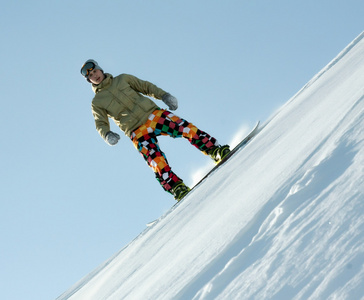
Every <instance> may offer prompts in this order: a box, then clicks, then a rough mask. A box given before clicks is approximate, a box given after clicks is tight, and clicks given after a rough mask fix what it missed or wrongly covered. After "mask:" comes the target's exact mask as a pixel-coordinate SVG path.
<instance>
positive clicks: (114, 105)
mask: <svg viewBox="0 0 364 300" xmlns="http://www.w3.org/2000/svg"><path fill="white" fill-rule="evenodd" d="M105 75H106V77H105V79H104V80H103V81H102V82H101V83H100V84H99V85H92V89H93V91H94V92H95V97H94V98H93V100H92V105H91V107H92V114H93V116H94V118H95V124H96V129H97V131H98V132H99V134H100V135H101V137H102V138H104V139H105V136H106V134H107V133H108V132H109V131H110V123H109V118H111V119H113V120H114V122H115V123H116V125H118V126H119V128H120V129H121V130H122V131H124V133H125V135H127V136H129V137H130V136H131V133H132V132H133V131H134V130H135V129H137V128H138V127H139V126H140V125H142V124H144V123H145V122H146V121H147V119H148V116H149V115H150V114H151V113H152V112H153V111H154V110H156V109H158V106H157V105H156V104H155V103H154V102H153V101H152V100H150V99H149V98H147V97H144V96H143V95H142V94H144V95H147V96H151V97H154V98H156V99H162V97H163V95H164V94H166V92H165V91H164V90H162V89H160V88H159V87H157V86H155V85H154V84H152V83H150V82H148V81H143V80H140V79H138V78H137V77H135V76H132V75H128V74H121V75H119V76H116V77H113V76H112V75H111V74H105Z"/></svg>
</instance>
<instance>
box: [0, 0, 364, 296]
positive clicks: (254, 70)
mask: <svg viewBox="0 0 364 300" xmlns="http://www.w3.org/2000/svg"><path fill="white" fill-rule="evenodd" d="M363 11H364V4H363V3H362V1H354V0H347V1H328V0H327V1H278V2H274V3H273V2H272V1H224V2H223V3H222V1H221V2H220V1H183V2H181V1H104V2H99V1H97V2H96V1H83V0H82V1H68V0H66V1H57V2H56V1H52V2H49V1H37V0H35V1H31V2H27V3H24V2H23V1H11V2H10V1H9V2H7V3H6V4H3V5H2V10H1V12H0V16H1V17H0V25H1V27H0V28H1V29H0V38H1V41H2V47H1V48H0V54H1V58H2V60H1V63H2V72H1V73H2V75H1V88H2V100H1V104H2V109H1V112H2V118H1V128H2V132H3V135H2V139H1V154H2V155H1V168H0V179H1V191H0V197H1V198H0V199H1V209H0V234H1V257H0V262H1V268H0V269H1V271H0V282H1V285H0V286H1V290H2V296H3V297H4V299H5V298H6V299H53V298H55V297H57V296H58V295H59V294H61V293H62V292H63V291H64V290H65V289H67V288H68V287H70V285H72V284H73V283H75V282H76V281H77V280H79V279H80V278H81V277H83V276H84V275H86V274H88V273H89V272H90V271H92V270H93V269H94V268H95V267H97V266H98V265H99V264H101V263H102V262H103V261H105V260H106V259H107V258H109V257H110V256H111V255H112V254H114V253H115V252H117V251H118V250H119V249H121V248H122V247H124V246H125V245H127V243H128V242H130V241H131V240H132V239H133V238H134V237H136V236H137V235H138V234H139V233H140V232H141V231H142V230H143V229H144V228H145V224H146V223H147V222H149V221H150V220H153V219H155V218H156V217H158V216H160V215H161V214H163V213H164V212H165V211H166V210H167V209H168V208H169V207H170V206H172V205H173V204H174V200H173V198H172V197H171V196H170V195H168V194H166V193H165V192H163V190H162V189H161V187H160V186H159V185H158V183H157V182H156V180H155V179H154V175H153V173H152V171H151V170H150V169H149V168H148V167H147V166H146V164H145V162H144V160H143V159H142V158H141V156H140V155H139V154H138V153H137V151H136V150H135V149H134V148H133V145H132V143H131V142H130V140H129V139H128V138H126V137H125V136H123V135H122V134H121V135H122V139H121V141H120V142H119V144H118V145H117V146H115V147H110V146H108V145H107V144H106V143H105V142H104V141H103V140H102V139H101V138H100V137H99V135H98V133H97V132H96V130H95V126H94V121H93V118H92V114H91V108H90V102H91V99H92V97H93V93H92V90H91V88H90V85H89V84H88V83H87V82H86V81H85V80H84V79H83V77H82V76H81V75H80V73H79V70H80V67H81V65H82V64H83V62H84V61H85V60H86V59H88V58H93V59H95V60H97V61H98V62H99V63H100V65H101V66H102V67H103V68H104V70H105V71H106V72H109V73H111V74H113V75H118V74H120V73H130V74H133V75H135V76H137V77H139V78H141V79H145V80H148V81H151V82H153V83H154V84H156V85H158V86H159V87H161V88H163V89H164V90H166V91H168V92H169V93H171V94H172V95H174V96H176V97H177V98H178V100H179V109H178V110H177V111H176V114H177V115H179V116H181V117H183V118H185V119H187V120H189V121H191V122H193V123H195V124H196V125H197V126H198V127H200V128H201V129H203V130H205V131H207V132H208V133H210V134H211V135H213V136H215V137H216V138H218V140H219V141H220V142H221V143H229V142H230V141H231V139H232V138H233V137H234V134H235V133H236V132H237V131H239V130H240V128H242V127H244V128H245V127H249V126H252V125H253V124H254V123H255V122H256V120H258V119H259V120H261V121H263V122H264V121H265V120H266V119H267V118H268V117H269V116H270V115H271V114H273V113H274V111H275V110H276V109H277V108H279V107H280V106H281V105H282V104H283V103H285V102H286V101H287V100H288V99H289V98H291V97H292V96H293V95H294V94H295V93H296V92H297V91H298V90H299V89H300V88H301V87H302V86H303V85H304V84H305V83H306V82H307V81H308V80H309V79H310V78H312V76H314V75H315V74H316V73H317V72H318V71H319V70H320V69H321V68H323V67H324V66H325V65H326V64H327V63H329V62H330V61H331V60H332V59H333V58H334V57H335V56H336V55H337V54H338V53H339V52H340V51H341V50H342V49H343V48H344V47H345V46H346V45H347V44H348V43H350V42H351V41H352V40H353V39H354V38H355V37H356V36H358V35H359V34H360V33H361V32H362V30H363V27H364V26H363V21H362V12H363ZM112 129H113V130H115V131H117V130H118V129H117V128H116V126H114V125H113V126H112ZM160 144H161V147H162V149H163V150H164V152H165V153H166V155H167V157H168V160H169V162H170V164H171V165H172V167H173V169H174V171H175V172H176V173H177V174H178V175H179V176H180V177H182V178H183V179H184V180H185V182H186V183H188V184H192V176H193V173H194V171H195V170H196V169H200V168H203V167H205V166H206V165H208V164H211V166H213V164H212V162H210V161H209V159H208V158H207V157H205V156H203V155H201V154H200V153H198V151H196V150H195V149H194V148H193V147H191V146H190V145H189V144H188V142H186V141H184V140H173V139H169V138H161V139H160ZM267 151H269V149H267Z"/></svg>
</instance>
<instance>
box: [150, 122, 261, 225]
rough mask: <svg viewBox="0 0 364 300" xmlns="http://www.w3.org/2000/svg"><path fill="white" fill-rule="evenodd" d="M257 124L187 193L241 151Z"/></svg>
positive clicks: (151, 223)
mask: <svg viewBox="0 0 364 300" xmlns="http://www.w3.org/2000/svg"><path fill="white" fill-rule="evenodd" d="M259 124H260V121H258V122H257V123H256V124H255V126H254V128H253V129H252V130H251V131H250V132H249V133H248V134H247V135H246V136H245V137H244V138H243V139H242V140H241V142H240V143H239V144H238V145H236V146H235V147H234V148H233V149H232V150H231V151H230V153H229V154H228V155H226V156H225V157H224V158H223V159H222V160H221V161H220V162H219V163H218V164H217V165H216V166H215V167H213V168H212V169H211V170H210V171H209V172H207V174H206V175H205V176H204V177H202V179H201V180H200V181H199V182H197V183H196V184H195V185H194V187H193V188H192V189H191V191H190V192H189V193H191V192H192V191H193V190H194V189H195V188H196V187H197V186H198V185H200V184H201V183H202V182H203V181H204V180H205V179H206V178H207V177H209V176H210V175H211V174H212V173H213V172H215V171H216V170H217V169H218V168H220V167H221V166H222V165H223V164H224V163H226V162H227V161H228V160H229V158H230V157H232V156H233V155H234V154H235V153H236V152H237V151H238V150H239V149H242V148H244V147H245V146H246V144H248V143H249V141H250V140H251V139H253V138H254V137H255V136H256V135H257V133H258V132H259ZM187 196H188V194H187V195H186V196H185V197H187ZM182 201H183V199H182V200H181V201H179V202H177V203H176V204H174V205H173V206H172V209H173V208H174V207H175V206H176V205H177V204H179V203H181V202H182ZM158 220H159V219H157V220H154V221H152V222H149V223H147V227H150V226H152V225H154V224H155V223H157V222H158Z"/></svg>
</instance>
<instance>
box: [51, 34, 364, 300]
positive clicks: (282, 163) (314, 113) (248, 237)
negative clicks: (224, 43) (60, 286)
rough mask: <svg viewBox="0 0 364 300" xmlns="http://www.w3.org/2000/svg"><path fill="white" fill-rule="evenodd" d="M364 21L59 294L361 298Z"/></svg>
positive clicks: (363, 283)
mask: <svg viewBox="0 0 364 300" xmlns="http://www.w3.org/2000/svg"><path fill="white" fill-rule="evenodd" d="M363 58H364V33H363V34H361V35H360V36H359V37H358V38H357V39H355V40H354V41H353V42H352V43H351V44H350V45H348V47H347V48H346V49H344V50H343V51H342V53H340V54H339V55H338V56H337V57H336V58H335V59H334V60H333V61H332V62H331V63H330V64H329V65H327V66H326V67H325V68H324V69H323V70H322V71H321V72H320V73H318V74H317V75H316V76H315V77H314V78H313V79H312V80H311V81H310V82H309V83H308V84H307V85H306V86H304V87H303V88H302V89H301V90H300V91H299V92H298V93H297V94H296V95H295V96H294V97H293V98H292V99H290V101H288V102H287V103H286V104H285V105H284V106H283V107H282V108H281V109H280V110H279V111H278V112H277V113H276V114H275V115H274V116H273V117H272V118H271V120H270V121H269V122H267V123H266V126H265V127H264V129H263V130H262V131H261V132H260V133H259V135H258V136H257V137H256V138H255V139H254V140H253V141H252V142H251V143H250V144H248V146H247V147H246V148H245V149H243V150H242V151H240V152H238V153H237V154H236V155H235V156H234V157H233V158H231V160H229V161H228V162H227V163H226V164H225V165H224V166H223V167H222V168H220V169H219V170H218V171H217V172H215V173H214V174H212V175H211V176H210V177H209V178H207V179H206V180H205V181H204V182H203V184H201V185H200V186H199V187H198V188H196V189H195V190H194V191H193V192H192V193H191V194H189V195H188V196H187V198H185V200H184V201H183V202H182V203H181V204H180V205H178V206H177V208H175V209H174V210H172V211H171V212H169V213H167V214H165V215H164V216H162V217H161V219H160V220H159V222H158V223H157V224H155V225H154V226H152V227H150V228H146V230H145V231H144V232H142V233H141V234H140V235H139V236H138V237H137V238H135V239H134V240H133V241H132V242H131V243H130V244H129V245H128V246H126V247H125V248H124V249H122V250H121V251H120V252H119V253H117V254H116V255H115V256H114V257H112V258H110V259H109V260H108V261H106V262H105V263H104V264H103V265H101V266H99V267H98V268H97V269H96V270H94V271H93V272H92V273H90V274H89V275H87V276H86V277H85V278H83V279H81V280H80V281H79V282H78V283H76V284H75V285H74V286H73V287H71V288H70V289H69V290H68V291H66V292H65V293H64V294H63V295H61V296H60V297H59V298H58V299H118V300H120V299H133V300H134V299H143V300H144V299H153V300H154V299H364V216H363V213H364V59H363Z"/></svg>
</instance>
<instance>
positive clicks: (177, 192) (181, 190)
mask: <svg viewBox="0 0 364 300" xmlns="http://www.w3.org/2000/svg"><path fill="white" fill-rule="evenodd" d="M190 191H191V189H190V188H189V187H188V186H186V185H185V184H184V183H183V181H178V182H177V183H176V184H175V186H174V187H173V188H172V191H171V192H172V195H173V196H174V199H176V200H177V201H180V200H182V198H183V197H184V196H186V195H187V194H188V193H189V192H190Z"/></svg>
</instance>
